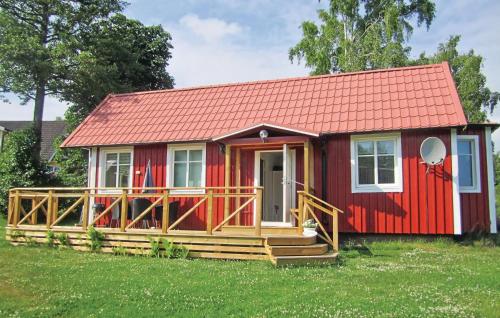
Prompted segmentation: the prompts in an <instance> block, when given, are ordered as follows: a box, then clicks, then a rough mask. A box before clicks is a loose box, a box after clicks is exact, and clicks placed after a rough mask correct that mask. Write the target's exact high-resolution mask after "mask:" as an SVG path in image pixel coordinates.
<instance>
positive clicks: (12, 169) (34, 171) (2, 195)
mask: <svg viewBox="0 0 500 318" xmlns="http://www.w3.org/2000/svg"><path fill="white" fill-rule="evenodd" d="M35 138H36V137H35V135H34V132H33V129H31V128H27V129H24V130H20V131H15V132H11V133H9V134H8V135H7V137H6V139H5V144H4V148H3V151H2V152H1V153H0V176H1V177H0V211H1V212H3V213H5V212H6V211H7V206H8V191H9V189H11V188H15V187H33V186H38V185H42V184H50V182H51V180H50V177H49V175H48V174H47V170H46V167H45V166H44V165H43V164H42V163H40V162H38V161H37V159H36V158H35V157H34V156H33V149H34V145H35Z"/></svg>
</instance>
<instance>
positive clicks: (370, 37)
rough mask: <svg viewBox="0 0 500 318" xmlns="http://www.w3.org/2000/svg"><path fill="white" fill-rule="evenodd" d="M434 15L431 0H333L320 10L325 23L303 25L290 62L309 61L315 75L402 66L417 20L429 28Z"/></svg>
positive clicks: (321, 20) (322, 21) (405, 59)
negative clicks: (301, 35)
mask: <svg viewBox="0 0 500 318" xmlns="http://www.w3.org/2000/svg"><path fill="white" fill-rule="evenodd" d="M434 14H435V5H434V2H433V1H431V0H364V1H358V0H347V1H346V0H330V4H329V8H328V10H319V12H318V16H319V19H320V24H319V25H317V24H315V23H314V22H311V21H304V22H303V23H302V26H301V28H302V33H303V37H302V39H301V40H300V41H299V43H297V45H295V46H294V47H292V48H291V49H290V51H289V58H290V60H291V61H292V62H293V61H294V60H297V61H298V62H300V61H301V60H305V65H306V66H307V67H309V68H311V69H312V71H311V74H313V75H319V74H328V73H331V72H333V73H335V72H350V71H360V70H366V69H377V68H387V67H393V66H402V65H405V64H406V63H407V61H408V55H409V53H410V48H409V47H407V46H405V45H406V43H407V42H408V40H409V38H410V36H411V33H412V31H413V24H412V22H413V21H415V22H416V24H417V26H420V25H421V24H425V25H426V26H427V28H428V27H429V25H430V24H431V22H432V20H433V19H434Z"/></svg>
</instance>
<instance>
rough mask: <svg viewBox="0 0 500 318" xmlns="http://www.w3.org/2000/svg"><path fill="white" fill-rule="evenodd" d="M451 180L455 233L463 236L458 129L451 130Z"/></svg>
mask: <svg viewBox="0 0 500 318" xmlns="http://www.w3.org/2000/svg"><path fill="white" fill-rule="evenodd" d="M451 177H452V178H451V179H452V196H453V233H454V234H455V235H460V234H462V211H461V207H460V192H459V191H460V190H459V189H460V187H459V184H458V149H457V129H456V128H452V129H451Z"/></svg>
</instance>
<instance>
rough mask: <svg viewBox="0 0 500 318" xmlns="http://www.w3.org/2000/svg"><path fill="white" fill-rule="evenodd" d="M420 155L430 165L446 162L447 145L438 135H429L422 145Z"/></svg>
mask: <svg viewBox="0 0 500 318" xmlns="http://www.w3.org/2000/svg"><path fill="white" fill-rule="evenodd" d="M420 157H422V159H423V160H424V162H425V163H426V164H428V165H437V164H441V163H443V162H444V158H445V157H446V146H445V145H444V142H443V141H442V140H441V139H439V138H437V137H429V138H426V139H425V140H424V141H422V144H421V145H420Z"/></svg>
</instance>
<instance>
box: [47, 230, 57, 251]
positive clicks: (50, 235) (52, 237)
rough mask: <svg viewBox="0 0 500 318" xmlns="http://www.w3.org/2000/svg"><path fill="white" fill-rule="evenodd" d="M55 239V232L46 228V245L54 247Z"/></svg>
mask: <svg viewBox="0 0 500 318" xmlns="http://www.w3.org/2000/svg"><path fill="white" fill-rule="evenodd" d="M55 241H56V234H55V233H54V231H51V230H48V231H47V246H48V247H54V246H55Z"/></svg>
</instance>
